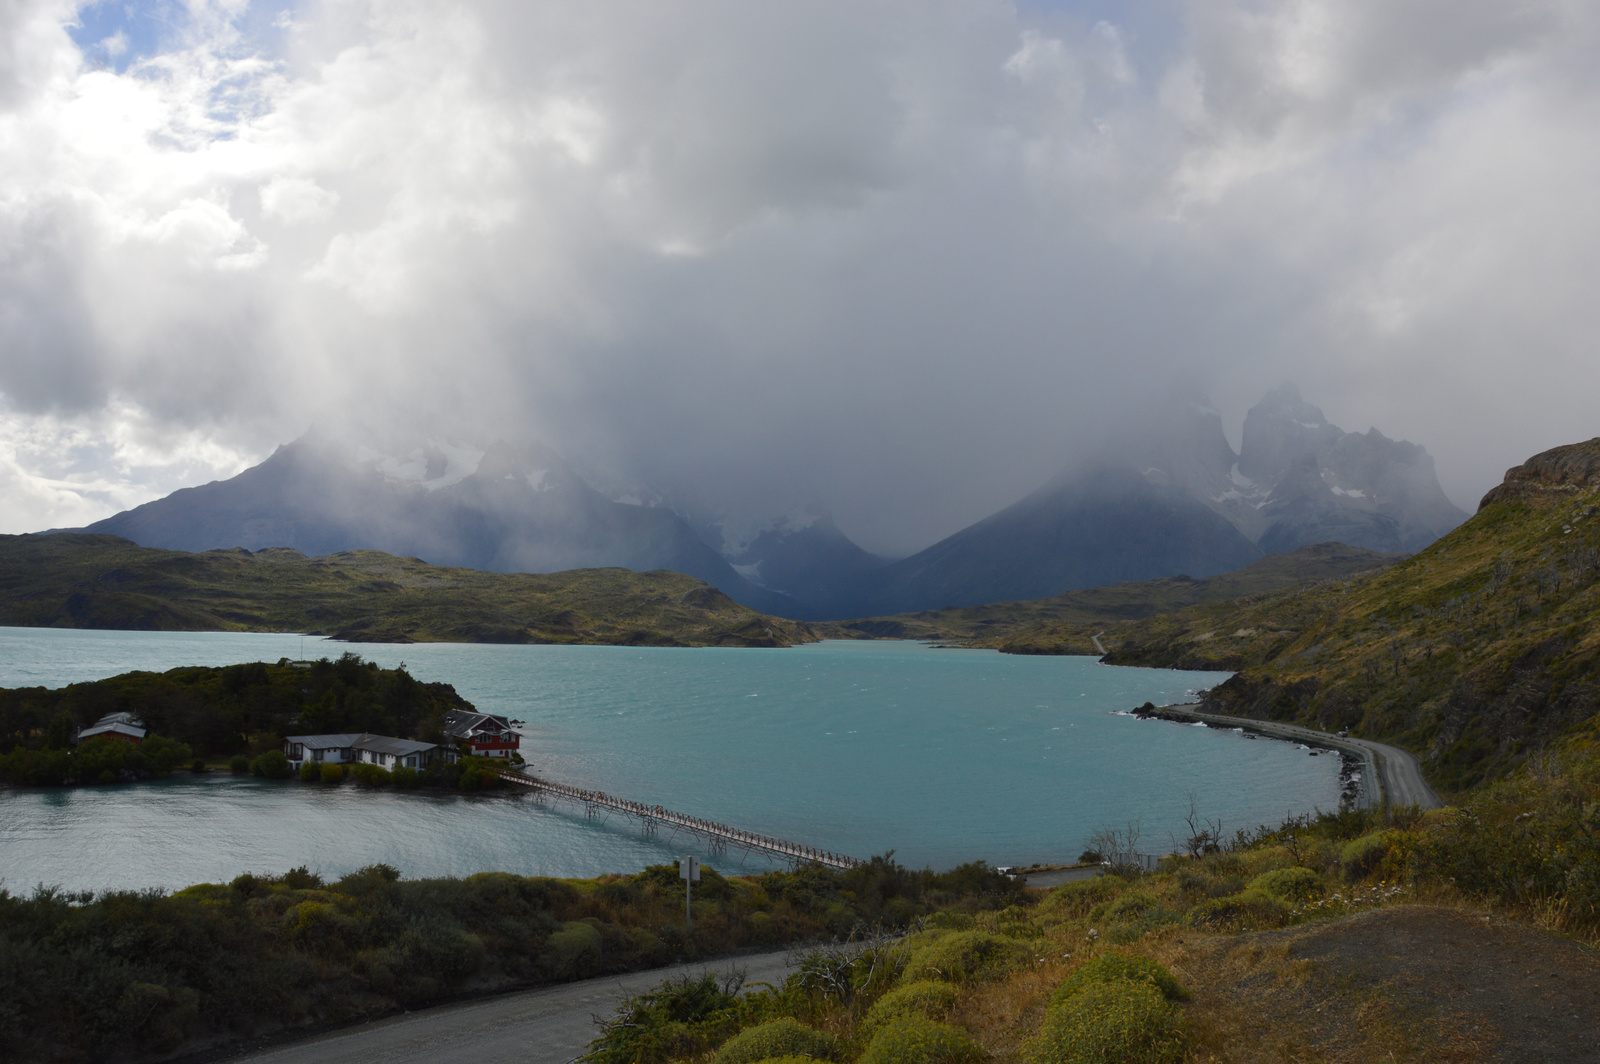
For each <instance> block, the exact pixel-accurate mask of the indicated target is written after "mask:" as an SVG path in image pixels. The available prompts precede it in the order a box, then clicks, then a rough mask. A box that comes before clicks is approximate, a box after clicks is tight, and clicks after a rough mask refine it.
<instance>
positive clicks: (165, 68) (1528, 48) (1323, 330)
mask: <svg viewBox="0 0 1600 1064" xmlns="http://www.w3.org/2000/svg"><path fill="white" fill-rule="evenodd" d="M96 10H98V9H96ZM184 10H185V11H187V12H188V14H187V16H186V18H187V21H184V22H180V23H176V24H174V25H172V26H171V27H169V30H168V32H167V35H166V36H165V37H163V44H162V46H161V47H160V48H157V49H153V50H143V49H142V48H132V49H130V51H129V52H128V53H126V55H125V56H124V57H123V58H127V56H133V58H131V59H128V61H127V62H126V65H125V67H124V68H123V69H122V70H121V71H120V72H118V71H116V70H111V69H105V68H102V67H98V66H97V65H96V63H97V60H96V59H95V57H94V56H93V55H90V54H87V53H92V52H94V50H95V49H96V48H98V47H99V43H98V42H100V41H103V40H105V39H107V38H109V37H112V36H114V34H115V33H117V32H121V30H120V29H119V28H118V27H116V26H112V25H104V26H102V25H100V23H98V22H97V23H96V24H95V31H94V42H93V43H92V44H85V45H84V46H82V47H80V45H79V44H77V43H74V40H73V39H72V37H71V36H70V35H69V34H68V32H67V29H66V27H67V25H68V23H69V22H70V21H71V20H72V18H73V11H72V9H71V8H70V7H69V6H66V5H62V4H59V3H43V2H36V0H12V2H11V3H9V4H6V5H4V6H0V42H5V43H0V351H3V353H4V357H3V358H0V396H3V397H4V400H5V402H6V403H7V404H8V409H9V410H10V413H9V414H8V415H7V417H8V420H6V421H5V423H4V425H0V431H3V432H4V433H9V434H10V435H9V436H7V437H6V438H7V439H10V440H12V441H13V443H12V445H11V450H10V451H9V452H7V453H9V454H11V455H12V458H11V459H9V460H8V461H11V462H12V466H11V467H8V468H11V469H12V472H11V473H8V474H7V476H9V477H10V478H11V482H12V483H21V481H18V480H17V478H18V477H19V476H21V477H24V478H26V477H33V478H34V480H31V481H27V483H30V484H35V488H36V489H37V490H35V489H34V488H30V489H29V491H31V492H32V494H30V495H29V496H28V497H29V498H30V499H33V500H34V501H32V502H30V503H29V504H28V507H27V508H25V509H19V510H15V511H13V512H11V513H9V514H8V515H7V518H6V522H7V524H8V525H9V528H8V529H7V530H10V531H20V530H23V529H25V528H27V527H33V526H34V525H37V524H64V523H74V522H76V521H78V520H81V519H83V518H82V517H81V516H73V515H83V514H92V511H93V507H94V506H96V505H99V506H104V507H116V506H121V505H124V504H125V503H124V501H123V500H126V499H137V498H139V497H141V495H143V496H144V497H148V495H150V494H154V493H157V492H158V491H162V490H170V489H169V488H166V487H165V485H167V484H169V483H171V482H172V478H171V476H170V475H169V474H168V473H166V472H161V470H179V469H186V470H190V471H191V472H194V473H195V474H196V475H200V471H201V470H202V468H203V469H204V470H207V471H215V470H222V469H226V468H232V467H233V465H235V464H236V462H237V461H243V460H245V458H247V457H250V456H255V457H259V456H262V455H264V453H265V452H266V451H267V450H270V447H271V446H272V444H273V443H275V442H279V441H281V440H283V439H286V438H288V437H290V436H292V435H295V434H297V433H298V432H299V431H301V430H303V428H304V427H305V426H306V425H307V424H309V423H312V422H319V423H324V424H345V425H354V426H357V427H359V428H360V429H361V430H362V431H365V430H367V429H368V428H373V427H375V428H380V429H381V428H385V427H392V426H396V425H399V426H404V427H406V428H408V429H411V428H415V429H417V430H418V431H433V432H437V433H439V434H441V435H443V434H452V433H453V434H462V433H478V434H486V433H493V434H504V435H508V436H519V435H520V436H526V437H537V438H542V439H545V440H547V441H548V442H550V443H551V444H553V445H555V446H557V447H558V448H560V449H563V450H565V451H567V452H568V453H570V454H572V455H573V456H574V457H575V458H578V459H579V460H580V461H582V462H583V463H585V464H588V465H591V466H594V467H596V468H602V467H603V468H605V469H606V470H608V471H609V472H610V473H611V474H612V475H614V476H616V477H617V478H620V479H629V478H631V479H633V480H636V481H639V482H646V483H648V484H650V485H652V486H654V487H655V488H656V489H657V490H661V491H665V492H667V493H668V494H669V495H671V496H673V497H675V498H679V499H694V500H696V501H697V502H698V503H699V504H700V505H703V506H705V507H706V508H708V509H711V510H717V509H725V510H728V511H730V512H731V511H742V512H745V513H748V512H763V511H764V510H772V511H773V512H774V513H776V512H777V511H778V510H780V509H797V508H798V507H800V506H802V505H804V504H805V503H807V502H811V501H820V502H822V503H823V504H825V505H827V506H829V507H830V508H831V509H833V510H834V512H835V513H836V515H837V517H838V519H839V521H840V524H841V526H842V527H843V528H845V530H846V531H847V532H849V533H851V534H852V535H854V536H856V537H858V538H859V539H860V540H861V541H862V542H863V543H865V544H866V545H868V546H870V547H874V548H877V549H882V550H885V551H891V552H894V551H909V550H912V549H916V548H918V547H920V546H923V545H925V544H926V543H927V542H930V541H931V540H933V539H935V538H937V537H938V536H940V535H944V534H947V533H948V532H950V531H953V530H954V529H955V528H957V527H959V526H960V525H962V524H964V523H967V522H969V521H971V520H974V519H977V518H979V517H982V516H983V515H984V514H986V513H987V512H989V511H990V510H992V509H994V508H996V507H998V506H1001V505H1004V504H1006V503H1008V502H1010V501H1012V500H1014V499H1015V498H1016V497H1018V496H1019V495H1020V494H1022V493H1024V492H1026V491H1027V490H1029V489H1031V488H1032V487H1034V486H1035V485H1036V484H1037V483H1039V482H1040V481H1042V480H1043V479H1044V478H1046V477H1048V476H1049V475H1050V474H1051V473H1053V472H1054V471H1055V470H1056V469H1058V468H1060V467H1061V466H1064V465H1066V464H1067V463H1068V462H1069V461H1070V460H1071V458H1072V457H1073V456H1074V455H1075V454H1077V453H1079V452H1081V450H1082V449H1083V448H1084V447H1086V446H1089V445H1090V444H1092V442H1093V441H1095V440H1096V439H1098V438H1100V437H1101V436H1102V435H1103V434H1104V433H1105V432H1106V431H1108V430H1109V429H1110V428H1112V427H1113V426H1115V425H1116V424H1118V423H1119V422H1122V421H1124V420H1125V419H1126V418H1128V417H1130V416H1134V412H1136V411H1137V410H1138V409H1139V404H1140V397H1141V396H1142V395H1143V394H1144V393H1145V391H1146V389H1147V388H1148V387H1149V386H1151V385H1152V384H1164V383H1166V382H1169V381H1171V380H1174V379H1180V378H1181V379H1185V380H1191V379H1192V380H1197V381H1200V382H1201V383H1202V384H1203V385H1204V386H1206V387H1207V388H1209V389H1210V390H1211V391H1212V392H1213V394H1214V396H1215V398H1216V399H1217V401H1218V403H1219V404H1220V405H1221V406H1222V408H1223V409H1224V411H1225V413H1226V414H1227V415H1228V417H1229V419H1231V420H1232V421H1234V422H1237V420H1238V419H1239V418H1240V417H1241V416H1242V413H1243V410H1244V408H1245V407H1246V406H1247V405H1249V404H1250V403H1251V402H1253V401H1254V400H1255V399H1256V398H1258V397H1259V395H1260V393H1262V392H1263V391H1265V389H1266V388H1268V387H1270V386H1272V385H1274V384H1276V383H1277V382H1279V381H1280V380H1283V379H1295V380H1298V381H1299V383H1300V385H1301V389H1302V391H1303V392H1304V393H1305V394H1306V396H1307V397H1308V398H1309V399H1311V400H1312V401H1314V402H1317V403H1319V404H1320V405H1322V406H1323V407H1324V408H1325V409H1326V411H1327V413H1328V415H1329V417H1330V418H1331V419H1332V420H1334V421H1337V422H1339V423H1340V424H1342V425H1344V426H1345V427H1346V428H1352V429H1360V428H1365V427H1366V426H1367V425H1368V424H1376V425H1378V426H1379V427H1381V428H1382V429H1383V430H1384V431H1385V432H1386V433H1388V434H1390V435H1400V436H1408V437H1410V438H1412V439H1415V440H1417V441H1419V442H1422V443H1424V444H1426V445H1427V446H1428V447H1429V448H1430V450H1431V451H1433V452H1434V453H1435V454H1436V456H1438V458H1439V466H1440V470H1441V473H1442V474H1443V475H1444V477H1445V479H1446V487H1447V489H1448V490H1450V491H1451V492H1452V494H1453V495H1454V496H1455V497H1456V498H1457V501H1459V502H1462V503H1470V502H1471V501H1472V499H1473V498H1474V497H1475V496H1476V494H1477V493H1478V492H1480V491H1481V490H1483V489H1484V488H1486V487H1487V486H1488V484H1489V483H1491V482H1492V480H1493V479H1494V478H1496V477H1497V476H1498V473H1499V472H1500V471H1501V470H1502V469H1503V468H1504V467H1505V466H1506V465H1509V464H1511V463H1512V462H1515V461H1518V460H1520V459H1521V458H1522V457H1525V456H1526V455H1527V454H1528V453H1531V452H1532V451H1533V450H1537V449H1540V448H1541V447H1544V446H1550V445H1553V444H1555V443H1559V442H1564V441H1565V440H1567V439H1570V438H1577V437H1579V436H1586V435H1591V434H1593V431H1594V430H1593V425H1592V418H1591V415H1590V412H1589V407H1588V404H1587V402H1586V400H1585V399H1584V398H1583V397H1584V396H1585V395H1586V394H1587V393H1588V392H1589V391H1592V386H1593V384H1594V383H1595V381H1594V373H1595V371H1594V369H1593V368H1592V365H1593V358H1592V352H1591V351H1590V350H1589V347H1588V344H1589V339H1588V338H1589V337H1592V336H1593V335H1595V332H1596V326H1597V325H1600V321H1597V320H1596V319H1597V316H1600V311H1597V310H1596V308H1595V304H1594V301H1593V299H1592V298H1591V297H1590V296H1589V295H1588V293H1587V292H1586V288H1585V284H1584V280H1585V278H1589V277H1593V276H1594V275H1595V262H1594V256H1595V254H1596V252H1595V251H1594V249H1595V248H1596V247H1600V241H1597V238H1600V232H1597V230H1600V201H1597V200H1600V192H1597V191H1596V190H1597V189H1600V182H1597V181H1596V180H1595V178H1596V176H1597V174H1596V170H1597V168H1600V139H1597V138H1596V137H1595V135H1594V134H1593V132H1592V131H1593V130H1594V129H1597V128H1600V124H1597V123H1596V119H1597V118H1600V115H1597V114H1596V109H1597V107H1600V92H1597V91H1596V89H1597V86H1596V83H1595V79H1596V75H1595V73H1594V71H1596V70H1600V63H1597V62H1596V59H1597V58H1600V57H1597V55H1596V52H1597V29H1600V17H1597V16H1596V15H1595V14H1594V12H1593V11H1592V10H1591V9H1590V8H1589V7H1588V6H1587V5H1581V4H1576V3H1567V2H1564V0H1549V2H1533V0H1529V2H1520V3H1513V2H1504V0H1497V2H1492V3H1491V2H1476V0H1474V2H1451V3H1444V2H1442V0H1390V2H1378V0H1339V2H1335V0H1288V2H1282V3H1265V4H1262V3H1244V2H1240V3H1215V2H1213V3H1203V4H1202V3H1196V4H1193V5H1190V6H1181V5H1174V6H1171V7H1167V8H1163V9H1161V14H1160V15H1159V16H1145V17H1144V19H1143V21H1141V22H1137V23H1130V24H1115V23H1113V22H1110V21H1106V20H1105V19H1104V18H1103V17H1100V16H1099V15H1096V16H1092V17H1091V16H1085V17H1081V18H1080V17H1078V16H1077V15H1076V14H1075V13H1074V11H1073V10H1072V8H1071V6H1070V5H1068V7H1067V8H1066V10H1065V11H1064V12H1061V13H1057V14H1051V15H1041V14H1036V13H1029V12H1026V11H1025V12H1021V13H1019V12H1017V11H1014V10H1011V9H1008V8H1007V7H1005V6H1004V5H997V4H993V3H990V2H987V0H936V2H933V3H922V4H910V3H905V2H903V0H881V2H869V3H860V2H848V3H846V2H842V0H839V2H820V3H819V2H808V3H801V2H798V0H795V2H779V3H771V4H761V5H747V4H738V3H733V2H731V0H689V2H685V3H680V4H673V5H661V4H655V3H648V2H644V0H636V2H627V0H620V2H618V3H611V4H605V5H593V4H577V3H572V4H566V3H560V4H538V5H529V4H514V3H499V2H494V0H468V2H458V3H449V4H436V3H427V4H424V3H417V2H402V0H328V2H324V3H318V2H307V3H305V4H302V5H300V6H298V7H296V8H295V9H293V10H292V12H287V13H286V12H283V11H281V10H279V9H278V8H273V9H272V10H271V11H266V10H265V9H262V10H256V9H254V8H250V7H247V6H245V5H243V4H240V3H230V4H204V3H198V2H197V3H195V4H191V5H189V6H188V7H187V8H185V9H184ZM130 36H132V37H135V39H138V40H142V39H143V38H137V37H136V35H131V34H130ZM22 42H25V43H26V47H24V46H23V43H22ZM100 51H101V52H104V51H105V49H103V48H101V49H100ZM133 424H137V425H140V426H143V428H142V429H141V431H146V432H154V433H157V434H158V435H159V434H163V433H168V434H170V435H171V437H172V438H173V439H174V440H185V441H195V440H198V439H202V438H204V439H205V440H208V441H210V445H211V446H213V447H215V448H216V449H217V450H216V452H215V454H213V455H212V456H211V457H210V458H207V459H204V460H203V461H202V460H198V459H197V460H194V461H193V462H190V463H189V464H184V462H180V461H176V460H174V462H171V463H167V464H163V462H162V461H153V462H151V463H146V464H140V463H139V462H131V461H121V462H117V461H111V460H110V459H106V461H107V462H109V464H108V465H106V466H105V467H104V468H103V469H101V468H100V467H97V466H94V465H93V461H91V458H93V455H96V454H99V455H102V457H103V456H104V455H105V454H111V453H113V452H114V450H115V448H114V447H112V445H111V444H109V443H107V444H106V445H105V446H107V447H111V448H112V449H111V450H109V451H97V450H95V448H92V447H91V448H89V449H88V450H85V451H84V452H83V453H84V454H85V455H89V456H90V457H89V458H85V459H84V461H85V462H87V463H89V464H86V465H83V466H82V467H81V475H83V476H86V477H89V478H90V481H93V482H94V483H97V484H98V483H100V480H102V479H103V480H104V481H105V483H107V484H116V485H119V486H118V487H117V489H116V491H110V490H106V491H99V490H98V489H96V490H95V491H80V490H78V489H76V488H71V487H66V488H63V487H59V485H60V484H70V483H75V482H72V481H70V478H67V476H66V474H61V473H59V471H58V472H56V473H52V472H51V471H50V470H49V469H48V468H46V465H47V463H45V464H41V463H42V462H43V459H42V458H41V457H40V456H41V455H43V454H45V453H46V452H47V451H48V450H49V448H48V447H42V446H36V445H34V444H29V445H28V446H21V445H18V444H16V443H15V442H14V441H15V440H17V439H31V440H37V439H41V438H46V437H49V438H55V437H54V436H52V435H51V434H56V435H59V434H60V433H62V432H64V431H66V430H64V429H63V428H62V426H64V425H70V426H73V428H72V429H71V432H72V433H87V434H89V435H90V436H93V435H94V434H95V433H103V434H105V436H104V438H105V439H106V440H108V441H109V440H112V439H113V438H115V435H116V433H117V432H119V431H122V429H120V428H119V426H126V425H133ZM30 426H31V427H30ZM30 433H34V434H35V435H29V434H30ZM40 434H42V435H40ZM73 438H74V439H77V438H78V437H77V436H73ZM84 438H87V437H84ZM185 446H188V444H185ZM174 453H177V452H174ZM93 460H94V461H98V460H99V459H93ZM163 461H164V460H163ZM186 461H187V460H186ZM30 463H32V464H30ZM75 468H77V467H75ZM17 470H21V472H20V473H19V472H17ZM72 475H80V474H78V473H74V474H72ZM206 475H211V474H210V473H209V472H207V473H206ZM96 478H99V479H96ZM88 482H89V481H85V483H88ZM41 485H42V486H41ZM52 485H56V486H52ZM62 492H65V493H66V494H64V495H63V494H61V493H62ZM74 499H76V500H80V501H79V502H74V501H72V500H74ZM51 500H56V502H51ZM63 500H64V501H63ZM82 500H87V501H82ZM52 507H54V509H53V508H52ZM107 512H109V510H108V511H107ZM23 513H25V514H27V515H28V516H26V517H19V516H18V514H23ZM52 515H55V516H52ZM93 516H99V514H93ZM58 518H59V519H58ZM29 522H32V524H30V523H29Z"/></svg>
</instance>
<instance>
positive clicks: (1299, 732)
mask: <svg viewBox="0 0 1600 1064" xmlns="http://www.w3.org/2000/svg"><path fill="white" fill-rule="evenodd" d="M1200 706H1201V703H1199V702H1185V703H1177V704H1174V705H1169V706H1158V707H1156V708H1155V709H1154V710H1149V709H1135V710H1129V711H1128V712H1130V713H1132V714H1133V715H1134V716H1136V717H1139V718H1140V719H1143V720H1150V719H1156V720H1166V721H1171V722H1172V723H1174V724H1195V723H1199V724H1204V725H1207V726H1208V727H1210V726H1215V727H1222V728H1229V729H1235V728H1236V729H1239V730H1240V731H1244V732H1247V733H1254V734H1257V735H1264V736H1266V737H1267V738H1270V739H1282V740H1287V741H1295V742H1299V743H1302V744H1304V745H1306V746H1316V747H1320V748H1322V749H1326V750H1333V751H1337V752H1338V753H1341V754H1346V755H1349V756H1351V757H1354V758H1356V759H1357V760H1359V761H1360V762H1361V765H1362V771H1361V806H1362V808H1364V809H1382V808H1384V807H1385V806H1404V805H1415V806H1416V807H1417V808H1419V809H1424V810H1426V809H1441V808H1443V807H1444V802H1443V801H1441V800H1440V798H1439V796H1438V795H1437V794H1435V793H1434V790H1433V788H1432V787H1429V786H1428V784H1427V782H1426V781H1425V780H1424V779H1423V778H1422V767H1421V765H1420V764H1419V763H1418V761H1417V758H1416V755H1414V754H1412V753H1411V752H1410V751H1407V750H1402V749H1400V748H1399V747H1398V746H1390V745H1389V744H1388V743H1379V742H1374V741H1372V740H1370V739H1356V738H1352V737H1350V736H1348V735H1335V734H1333V733H1332V732H1324V731H1317V730H1315V729H1313V728H1306V727H1302V726H1301V725H1298V724H1283V723H1280V722H1278V721H1267V720H1253V719H1251V718H1249V717H1229V716H1223V715H1221V714H1217V713H1204V712H1201V710H1200Z"/></svg>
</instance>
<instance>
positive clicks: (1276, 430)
mask: <svg viewBox="0 0 1600 1064" xmlns="http://www.w3.org/2000/svg"><path fill="white" fill-rule="evenodd" d="M1343 435H1344V431H1343V430H1342V429H1340V428H1339V427H1338V426H1337V425H1330V424H1328V419H1327V418H1325V417H1323V416H1322V411H1321V410H1319V409H1318V408H1316V407H1314V406H1312V405H1311V404H1310V403H1308V402H1306V401H1305V400H1303V399H1301V398H1300V390H1299V389H1298V388H1296V387H1295V386H1294V385H1293V384H1284V385H1280V386H1279V387H1277V388H1274V389H1273V390H1272V391H1270V392H1268V393H1267V394H1266V396H1265V397H1264V398H1263V399H1262V400H1261V402H1259V403H1257V404H1256V405H1255V406H1253V407H1251V408H1250V411H1249V413H1247V414H1245V417H1244V435H1243V438H1242V440H1241V441H1240V445H1239V472H1240V473H1243V474H1244V475H1245V476H1246V477H1249V478H1250V479H1251V480H1253V481H1258V482H1259V481H1265V480H1272V479H1273V478H1275V477H1280V476H1282V475H1283V474H1284V473H1285V472H1287V471H1288V470H1289V469H1290V467H1292V466H1294V465H1295V464H1296V463H1297V462H1299V461H1301V460H1302V459H1303V458H1304V456H1305V455H1308V454H1310V455H1318V454H1321V453H1322V452H1323V451H1325V450H1327V449H1328V448H1329V447H1331V446H1333V444H1334V443H1335V442H1337V441H1338V439H1339V437H1341V436H1343Z"/></svg>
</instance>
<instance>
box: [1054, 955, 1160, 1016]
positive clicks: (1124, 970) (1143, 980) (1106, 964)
mask: <svg viewBox="0 0 1600 1064" xmlns="http://www.w3.org/2000/svg"><path fill="white" fill-rule="evenodd" d="M1115 983H1140V984H1142V985H1144V986H1149V987H1152V988H1154V989H1155V990H1156V991H1157V992H1158V993H1159V994H1160V995H1161V996H1162V997H1163V998H1165V999H1166V1000H1168V1001H1182V1000H1183V999H1184V998H1186V997H1188V996H1189V995H1188V994H1186V993H1185V992H1184V989H1183V987H1181V986H1179V985H1178V981H1177V980H1176V979H1174V978H1173V977H1172V973H1171V972H1169V971H1167V970H1166V969H1165V968H1163V967H1162V966H1161V965H1159V964H1157V963H1156V962H1155V961H1153V960H1151V959H1150V958H1148V957H1135V956H1131V955H1129V954H1126V953H1115V952H1113V953H1102V954H1101V955H1100V956H1098V957H1096V958H1094V959H1093V960H1091V961H1089V962H1088V963H1087V964H1084V965H1081V966H1080V967H1079V968H1078V970H1077V971H1075V972H1073V973H1072V974H1071V975H1069V976H1067V978H1066V981H1065V982H1063V983H1062V984H1061V986H1060V987H1058V988H1057V989H1056V992H1055V994H1054V996H1053V997H1052V999H1051V1000H1052V1001H1054V1002H1056V1003H1058V1004H1059V1003H1060V1002H1062V1001H1065V1000H1066V999H1067V998H1069V997H1071V996H1072V995H1073V994H1076V993H1079V992H1080V991H1083V990H1085V989H1087V988H1089V987H1091V986H1110V985H1112V984H1115Z"/></svg>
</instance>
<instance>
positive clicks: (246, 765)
mask: <svg viewBox="0 0 1600 1064" xmlns="http://www.w3.org/2000/svg"><path fill="white" fill-rule="evenodd" d="M228 771H229V772H231V773H233V774H234V775H235V776H245V775H248V774H249V773H250V759H249V758H248V757H245V756H244V755H243V754H234V755H233V756H232V757H230V758H228Z"/></svg>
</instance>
